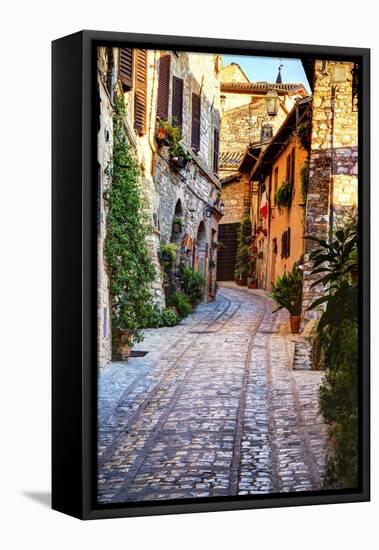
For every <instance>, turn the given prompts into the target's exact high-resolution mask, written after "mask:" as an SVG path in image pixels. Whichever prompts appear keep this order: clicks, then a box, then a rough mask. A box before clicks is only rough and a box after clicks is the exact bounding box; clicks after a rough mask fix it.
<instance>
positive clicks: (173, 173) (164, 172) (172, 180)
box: [97, 47, 221, 367]
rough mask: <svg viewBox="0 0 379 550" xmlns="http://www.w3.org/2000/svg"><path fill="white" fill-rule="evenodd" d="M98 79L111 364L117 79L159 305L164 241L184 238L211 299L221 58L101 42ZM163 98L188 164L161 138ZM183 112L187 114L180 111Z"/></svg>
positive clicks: (101, 233)
mask: <svg viewBox="0 0 379 550" xmlns="http://www.w3.org/2000/svg"><path fill="white" fill-rule="evenodd" d="M162 60H163V61H162ZM97 85H98V98H97V99H98V101H97V104H98V178H97V198H98V363H99V365H100V367H104V366H105V365H106V364H107V363H108V362H109V361H110V360H111V356H112V344H111V338H112V331H111V328H112V327H111V313H110V312H111V307H110V296H109V279H108V275H107V271H106V263H105V260H104V253H103V248H104V240H105V236H106V217H107V210H106V205H105V202H104V198H103V195H104V191H105V190H106V188H107V186H108V185H110V184H111V182H110V181H109V179H108V177H107V168H108V166H109V164H110V162H111V159H112V141H113V140H112V131H113V124H112V115H113V112H114V106H113V94H114V90H115V87H116V88H117V90H118V91H119V92H120V93H121V94H122V97H123V99H124V103H125V108H126V117H125V121H124V122H125V132H126V135H127V139H128V141H129V143H130V145H131V147H132V149H133V152H134V154H135V156H136V158H137V160H138V164H139V167H140V172H141V178H140V180H141V181H140V183H141V193H142V195H143V199H144V208H145V214H146V215H147V218H148V220H149V224H150V226H151V228H152V230H151V231H150V234H149V236H148V243H147V244H148V248H149V254H150V258H151V260H152V262H153V264H154V265H155V267H156V273H157V277H156V280H155V281H154V283H153V285H152V289H151V290H152V294H153V298H154V302H155V303H156V304H157V305H158V306H159V307H164V306H165V292H164V287H163V276H162V273H161V267H160V262H159V248H160V246H161V244H162V243H167V242H175V243H176V244H177V247H178V252H179V257H180V259H181V261H184V262H186V263H187V264H188V265H190V266H191V267H193V268H194V269H197V270H199V271H201V272H202V273H203V275H204V277H205V278H206V285H205V289H204V300H209V299H212V298H213V297H214V295H215V279H216V277H215V263H216V259H217V248H216V247H215V246H213V245H212V241H213V242H214V243H215V242H216V240H217V230H218V222H219V220H220V218H221V212H220V210H219V203H220V201H219V196H220V193H221V187H220V182H219V179H218V147H219V145H218V140H219V132H220V85H219V58H218V56H214V55H207V54H195V53H193V54H192V53H187V52H163V51H159V50H137V49H134V50H133V49H129V48H109V47H100V48H99V49H98V75H97ZM178 87H179V91H181V94H180V96H179V99H178V93H177V91H178ZM174 88H175V91H174ZM178 101H179V103H178ZM162 105H163V106H165V107H166V112H165V116H164V119H165V120H166V121H167V122H168V123H170V124H178V123H179V125H180V126H181V130H182V140H181V142H180V144H181V146H182V147H183V149H184V150H185V151H186V153H187V154H188V156H189V157H190V158H191V162H189V163H188V164H187V165H186V166H185V167H184V168H178V167H174V166H173V164H172V162H171V158H170V152H169V148H168V147H167V146H165V145H160V144H159V141H158V140H157V139H156V135H157V126H158V118H159V117H160V118H161V119H162ZM194 105H195V107H196V116H197V119H196V121H195V123H196V124H195V123H194V115H195V113H194V112H193V111H194ZM174 112H175V115H176V116H175V117H174ZM178 113H179V114H180V121H178V120H177V119H176V117H177V116H178ZM194 133H195V134H196V135H195V136H194ZM178 216H179V217H181V218H182V220H183V224H182V229H181V232H180V234H177V233H174V232H173V221H174V218H175V217H178Z"/></svg>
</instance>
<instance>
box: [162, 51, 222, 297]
mask: <svg viewBox="0 0 379 550" xmlns="http://www.w3.org/2000/svg"><path fill="white" fill-rule="evenodd" d="M167 56H170V57H169V59H170V61H169V63H168V67H169V69H168V73H169V77H168V79H167V82H168V86H167V91H166V102H167V103H166V104H167V106H168V108H167V111H166V113H165V114H166V117H165V120H167V121H168V122H169V123H171V124H175V123H176V121H175V119H174V112H176V111H177V99H175V97H174V95H175V90H174V87H175V86H177V82H178V81H179V82H181V85H180V88H181V90H182V93H181V97H180V104H181V105H180V110H181V112H182V116H181V131H182V140H181V145H182V146H183V148H184V150H185V151H186V152H187V154H189V155H190V158H191V161H190V162H189V163H188V164H187V166H186V167H185V168H184V169H181V170H176V169H175V168H173V166H172V164H171V163H170V158H169V147H168V146H165V145H163V146H161V147H158V148H157V151H156V156H155V161H154V182H155V188H156V195H157V200H158V205H157V222H158V227H157V229H158V231H159V233H160V240H161V242H163V243H166V242H170V241H174V242H176V243H177V244H178V248H179V251H180V256H181V260H182V261H185V262H187V263H188V265H189V266H190V267H193V268H195V269H197V270H199V271H201V272H202V274H203V275H204V277H205V279H206V281H207V284H206V288H205V291H204V299H205V300H206V301H207V300H209V299H212V298H213V297H214V295H215V281H216V277H215V262H216V259H217V258H216V256H217V250H216V248H215V246H214V245H212V242H213V243H215V242H216V241H217V229H218V221H219V219H220V217H221V212H220V210H219V208H218V205H219V203H220V201H219V197H220V194H221V185H220V181H219V177H218V147H219V145H218V141H219V133H220V81H219V71H218V58H217V56H214V55H204V54H196V53H188V52H175V53H172V52H162V53H161V60H162V59H164V58H166V57H167ZM166 72H167V67H166ZM195 101H196V102H197V105H200V109H199V113H198V114H199V127H198V126H196V127H195V123H194V114H195V113H194V102H195ZM195 133H197V135H194V134H195ZM177 216H179V217H181V218H182V222H183V223H182V228H181V231H180V233H179V234H173V220H174V218H175V217H177Z"/></svg>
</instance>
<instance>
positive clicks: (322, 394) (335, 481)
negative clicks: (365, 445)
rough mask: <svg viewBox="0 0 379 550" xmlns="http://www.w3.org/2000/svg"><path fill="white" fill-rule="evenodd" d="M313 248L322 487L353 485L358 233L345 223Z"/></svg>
mask: <svg viewBox="0 0 379 550" xmlns="http://www.w3.org/2000/svg"><path fill="white" fill-rule="evenodd" d="M308 239H311V240H313V241H315V242H316V243H317V244H318V248H317V249H316V250H314V251H313V252H312V253H311V255H310V259H311V261H312V262H313V269H312V274H321V279H317V280H316V281H315V282H314V283H313V285H314V286H316V285H323V286H324V296H322V297H321V298H318V299H317V300H315V301H314V302H313V304H312V305H311V306H310V308H309V309H313V308H316V307H320V306H323V307H324V308H325V309H324V310H323V313H322V315H321V318H320V321H319V323H318V327H317V336H318V340H319V345H320V348H321V362H322V366H323V367H324V369H325V376H324V378H323V382H322V384H321V386H320V390H319V405H320V411H321V413H322V415H323V417H324V419H325V422H326V423H327V424H328V434H329V438H330V442H331V448H330V452H329V454H328V459H327V469H326V475H325V478H324V481H323V482H324V486H325V488H328V489H331V488H333V489H334V488H338V489H342V488H355V487H357V485H358V287H357V284H356V278H355V274H354V271H355V270H356V267H357V258H358V254H357V249H358V231H357V224H356V221H350V222H348V223H347V224H346V226H345V227H344V228H341V229H339V230H338V231H336V233H335V239H334V240H332V241H331V242H330V243H328V242H326V241H325V240H322V239H317V238H315V237H308Z"/></svg>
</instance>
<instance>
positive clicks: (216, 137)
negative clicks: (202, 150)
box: [213, 128, 220, 174]
mask: <svg viewBox="0 0 379 550" xmlns="http://www.w3.org/2000/svg"><path fill="white" fill-rule="evenodd" d="M219 156H220V131H219V129H218V128H214V129H213V172H214V173H215V174H217V173H218V160H219Z"/></svg>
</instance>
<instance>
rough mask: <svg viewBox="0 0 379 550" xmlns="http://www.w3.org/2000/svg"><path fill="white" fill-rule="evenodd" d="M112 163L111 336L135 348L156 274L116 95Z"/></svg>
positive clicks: (107, 246)
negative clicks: (123, 340)
mask: <svg viewBox="0 0 379 550" xmlns="http://www.w3.org/2000/svg"><path fill="white" fill-rule="evenodd" d="M114 102H115V114H114V116H113V158H112V162H111V163H110V164H109V166H108V168H107V175H108V177H109V178H110V180H111V185H110V186H109V188H108V189H107V190H106V191H105V193H104V200H105V202H106V204H107V207H108V213H107V233H106V238H105V243H104V254H105V258H106V265H107V271H108V274H109V277H110V292H111V296H112V332H113V336H114V337H116V336H117V335H120V333H126V335H125V334H124V339H125V342H126V343H127V344H128V345H131V344H132V343H133V342H139V341H141V339H142V330H141V327H143V326H144V322H145V318H146V315H147V314H148V312H149V311H150V310H151V308H152V293H151V283H152V282H153V280H154V278H155V269H154V266H153V264H152V262H151V260H150V258H149V254H148V249H147V246H146V237H147V235H148V232H149V225H148V223H147V218H146V216H145V215H144V213H143V211H142V207H143V202H142V197H141V191H140V184H139V180H140V170H139V166H138V163H137V160H136V158H135V156H134V155H133V152H132V150H131V147H130V145H129V143H128V140H127V136H126V133H125V127H124V118H125V105H124V101H123V98H122V95H120V94H119V93H117V92H116V93H115V96H114Z"/></svg>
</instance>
